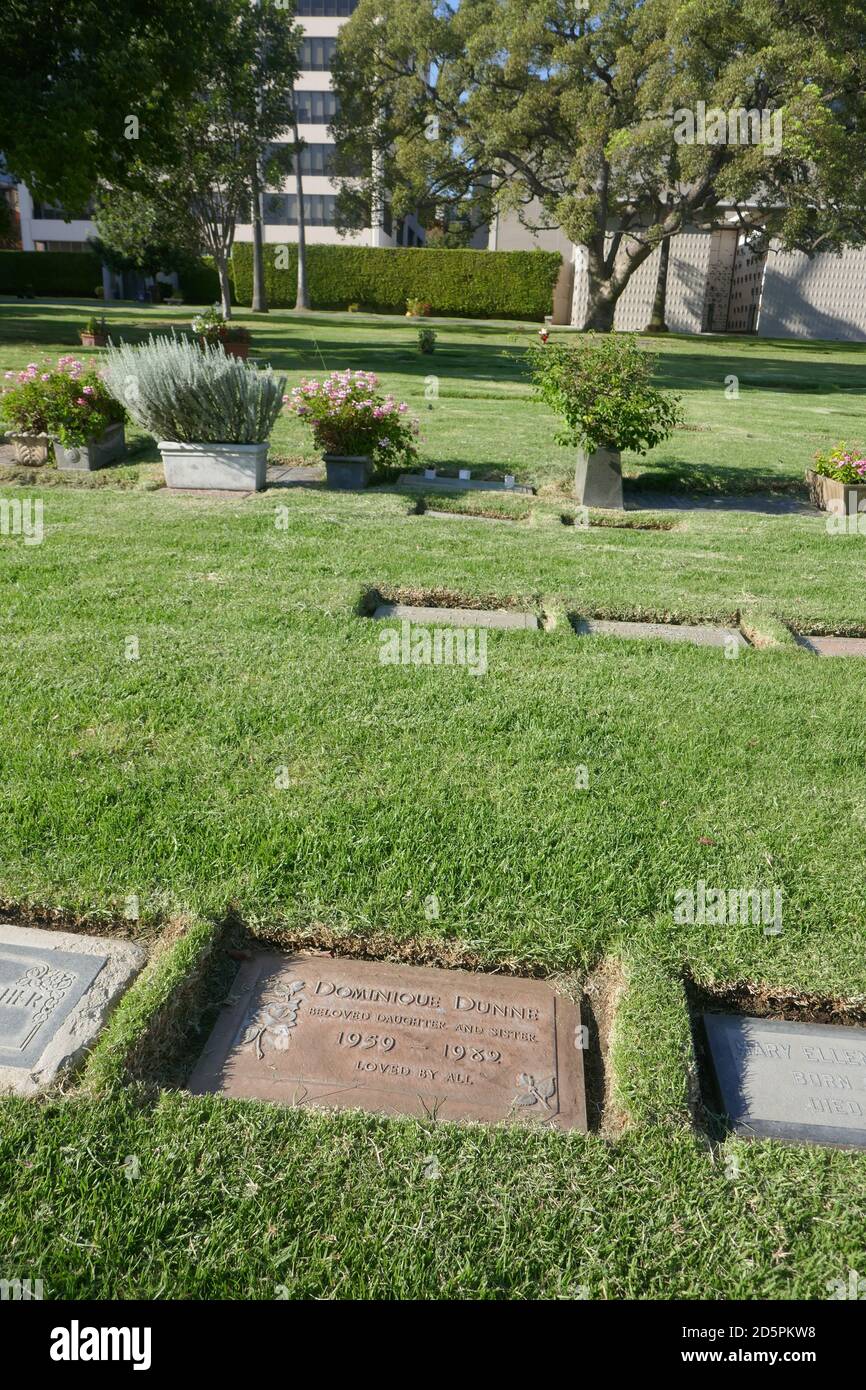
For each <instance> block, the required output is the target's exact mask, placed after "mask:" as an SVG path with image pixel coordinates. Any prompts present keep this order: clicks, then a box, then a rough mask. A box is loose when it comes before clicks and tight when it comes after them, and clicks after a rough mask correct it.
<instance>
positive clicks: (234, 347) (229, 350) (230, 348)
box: [223, 339, 250, 358]
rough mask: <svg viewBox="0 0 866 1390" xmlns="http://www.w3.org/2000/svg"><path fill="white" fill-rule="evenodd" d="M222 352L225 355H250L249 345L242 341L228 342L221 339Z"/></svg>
mask: <svg viewBox="0 0 866 1390" xmlns="http://www.w3.org/2000/svg"><path fill="white" fill-rule="evenodd" d="M223 352H224V353H225V355H226V357H242V358H247V357H249V355H250V345H249V343H243V342H228V341H227V340H226V339H223Z"/></svg>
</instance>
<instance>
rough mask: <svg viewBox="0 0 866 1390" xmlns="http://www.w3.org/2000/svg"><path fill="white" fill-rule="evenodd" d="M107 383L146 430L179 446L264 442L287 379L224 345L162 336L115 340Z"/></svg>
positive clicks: (271, 426) (275, 416) (110, 357)
mask: <svg viewBox="0 0 866 1390" xmlns="http://www.w3.org/2000/svg"><path fill="white" fill-rule="evenodd" d="M105 380H106V384H107V385H108V388H109V390H110V391H111V392H112V394H113V395H114V396H115V397H116V398H117V400H119V401H121V402H122V403H123V405H125V407H126V409H127V410H128V411H129V413H130V415H131V416H132V418H133V420H134V421H135V422H136V424H138V425H140V426H141V427H142V429H145V430H148V431H149V432H150V433H151V434H153V435H155V436H156V438H157V439H167V440H176V441H178V442H179V443H182V444H193V443H212V444H263V443H265V441H266V440H267V439H269V437H270V434H271V430H272V429H273V426H274V421H275V420H276V418H277V415H278V414H279V412H280V407H281V405H282V395H283V388H284V387H285V384H286V379H285V377H278V376H275V375H274V373H273V372H272V371H271V370H270V368H267V369H266V370H265V371H259V370H258V369H257V368H256V367H254V366H252V365H251V364H249V363H247V362H243V361H240V360H239V359H238V358H234V357H227V356H226V355H225V353H224V352H223V351H222V349H221V348H220V347H219V346H204V347H199V346H198V345H197V344H195V343H192V342H190V341H189V340H188V339H183V338H175V337H171V338H169V337H165V336H156V337H153V338H151V339H150V341H149V342H147V343H143V344H141V346H139V347H133V346H131V345H130V344H128V343H123V344H121V345H120V346H119V347H116V346H114V345H111V346H110V347H109V349H108V363H107V366H106V369H105Z"/></svg>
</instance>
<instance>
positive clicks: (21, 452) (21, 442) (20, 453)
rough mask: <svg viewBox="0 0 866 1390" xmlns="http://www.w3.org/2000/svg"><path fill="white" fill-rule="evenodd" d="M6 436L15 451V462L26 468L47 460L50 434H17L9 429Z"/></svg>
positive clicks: (35, 466) (34, 466)
mask: <svg viewBox="0 0 866 1390" xmlns="http://www.w3.org/2000/svg"><path fill="white" fill-rule="evenodd" d="M7 438H8V439H9V443H10V444H11V445H12V448H13V449H14V451H15V462H16V463H23V464H24V466H25V467H26V468H38V467H39V465H40V464H43V463H47V462H48V456H49V454H50V452H51V435H50V434H17V433H16V432H15V431H14V430H10V431H9V434H8V436H7Z"/></svg>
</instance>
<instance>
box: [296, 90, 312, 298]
mask: <svg viewBox="0 0 866 1390" xmlns="http://www.w3.org/2000/svg"><path fill="white" fill-rule="evenodd" d="M292 127H293V130H294V136H295V187H296V189H297V203H298V289H297V294H296V295H295V308H296V309H309V307H310V291H309V288H308V286H307V227H306V221H305V218H304V179H303V175H302V174H301V150H300V141H299V139H298V118H297V114H295V115H294V119H293V121H292Z"/></svg>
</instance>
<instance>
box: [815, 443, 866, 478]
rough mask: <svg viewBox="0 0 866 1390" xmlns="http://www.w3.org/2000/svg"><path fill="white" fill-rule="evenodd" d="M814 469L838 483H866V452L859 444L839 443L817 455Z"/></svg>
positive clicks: (823, 476)
mask: <svg viewBox="0 0 866 1390" xmlns="http://www.w3.org/2000/svg"><path fill="white" fill-rule="evenodd" d="M814 471H815V472H816V473H819V474H820V475H821V477H822V478H834V479H835V480H836V482H838V483H866V452H864V450H863V449H861V448H860V447H859V446H857V445H849V444H837V445H836V447H835V448H834V449H831V450H830V451H829V452H828V453H822V452H821V451H820V450H819V451H818V453H817V454H816V455H815V466H814Z"/></svg>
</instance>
